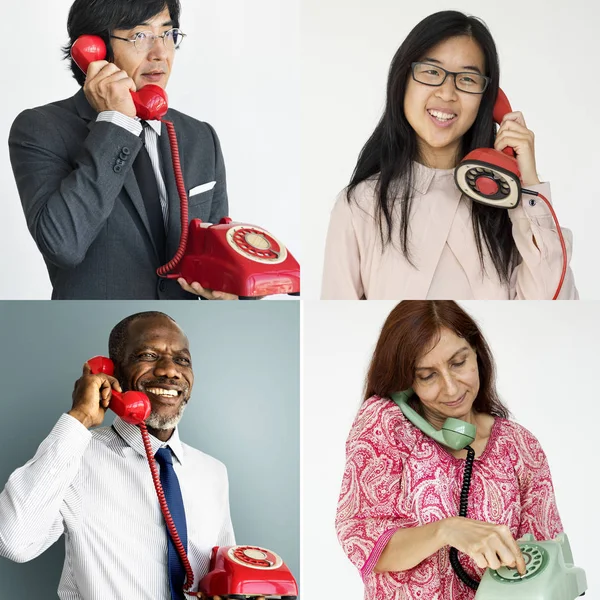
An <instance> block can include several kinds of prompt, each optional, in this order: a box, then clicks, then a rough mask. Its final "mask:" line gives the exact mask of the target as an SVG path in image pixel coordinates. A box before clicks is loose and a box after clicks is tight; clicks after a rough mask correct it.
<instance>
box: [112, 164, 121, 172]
mask: <svg viewBox="0 0 600 600" xmlns="http://www.w3.org/2000/svg"><path fill="white" fill-rule="evenodd" d="M121 169H122V167H121V165H115V166H114V167H113V171H114V172H115V173H120V172H121Z"/></svg>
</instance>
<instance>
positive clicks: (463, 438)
mask: <svg viewBox="0 0 600 600" xmlns="http://www.w3.org/2000/svg"><path fill="white" fill-rule="evenodd" d="M414 393H415V392H414V391H413V390H412V389H410V388H409V389H408V390H404V391H403V392H396V393H394V394H392V395H391V398H392V400H393V401H394V402H395V403H396V404H397V405H398V406H399V407H400V410H401V411H402V412H403V413H404V416H405V417H406V418H407V419H408V420H409V421H410V422H411V423H412V424H413V425H414V426H415V427H418V428H419V429H420V430H421V431H422V432H423V433H424V434H425V435H428V436H429V437H430V438H433V439H434V440H435V441H436V442H439V443H440V444H442V445H444V446H447V447H448V448H452V450H462V449H463V448H465V447H466V446H468V445H469V444H472V443H473V441H474V440H475V425H472V424H471V423H467V422H466V421H461V420H460V419H453V418H452V417H449V418H447V419H446V420H445V421H444V424H443V425H442V429H441V430H438V429H436V428H435V427H434V426H433V425H432V424H431V423H430V422H429V421H427V420H425V419H424V418H423V417H422V416H421V415H420V414H419V413H417V412H416V411H415V410H413V409H412V408H411V407H410V406H409V405H408V402H407V401H408V399H409V398H410V397H411V396H412V395H413V394H414Z"/></svg>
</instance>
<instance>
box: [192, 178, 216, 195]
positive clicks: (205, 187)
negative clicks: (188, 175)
mask: <svg viewBox="0 0 600 600" xmlns="http://www.w3.org/2000/svg"><path fill="white" fill-rule="evenodd" d="M215 185H217V182H216V181H209V182H208V183H203V184H202V185H197V186H196V187H195V188H192V189H191V190H190V191H189V192H188V196H195V195H196V194H201V193H202V192H207V191H208V190H212V189H213V188H214V187H215Z"/></svg>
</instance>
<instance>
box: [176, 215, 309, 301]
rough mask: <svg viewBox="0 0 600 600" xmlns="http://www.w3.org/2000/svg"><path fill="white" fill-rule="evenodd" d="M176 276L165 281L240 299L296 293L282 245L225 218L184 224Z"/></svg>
mask: <svg viewBox="0 0 600 600" xmlns="http://www.w3.org/2000/svg"><path fill="white" fill-rule="evenodd" d="M178 271H179V273H176V274H173V275H168V276H169V277H171V278H174V277H183V278H184V279H185V280H186V281H187V282H188V283H192V282H194V281H197V282H198V283H199V284H200V285H201V286H202V287H204V288H208V289H210V290H218V291H220V292H227V293H229V294H235V295H236V296H241V297H260V296H270V295H272V294H298V293H299V292H300V265H299V264H298V262H297V261H296V259H295V258H294V257H293V256H292V254H291V253H290V251H289V250H288V249H287V248H286V247H285V246H284V244H283V243H281V242H280V241H279V240H277V239H276V238H275V237H274V236H273V235H271V234H270V233H269V232H268V231H266V230H264V229H262V228H261V227H256V226H254V225H248V224H244V223H233V222H232V221H231V219H229V218H227V217H226V218H224V219H221V221H220V222H219V224H217V225H212V224H210V223H203V222H202V221H201V220H200V219H192V220H191V221H190V224H189V234H188V245H187V249H186V252H185V254H184V256H183V258H182V259H181V262H180V263H179V265H178Z"/></svg>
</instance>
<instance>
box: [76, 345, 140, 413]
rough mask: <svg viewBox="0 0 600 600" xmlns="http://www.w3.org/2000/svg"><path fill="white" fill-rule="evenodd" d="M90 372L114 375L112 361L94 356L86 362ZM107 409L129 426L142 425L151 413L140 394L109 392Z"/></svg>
mask: <svg viewBox="0 0 600 600" xmlns="http://www.w3.org/2000/svg"><path fill="white" fill-rule="evenodd" d="M87 363H88V365H90V369H91V370H92V374H98V373H106V375H110V376H111V377H112V375H113V374H114V371H115V368H114V364H113V361H112V360H110V358H106V357H105V356H94V358H90V359H89V360H88V361H87ZM108 407H109V408H110V409H111V410H113V411H114V412H115V413H116V414H117V415H119V417H121V419H123V421H125V422H126V423H131V425H139V424H140V423H143V422H144V421H145V420H146V419H147V418H148V417H149V416H150V411H151V406H150V400H148V396H146V394H143V393H142V392H123V393H120V392H117V391H116V390H111V397H110V404H109V405H108Z"/></svg>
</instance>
